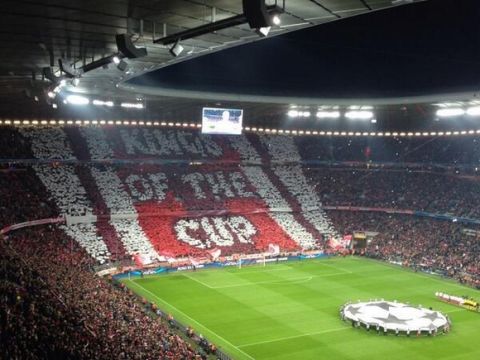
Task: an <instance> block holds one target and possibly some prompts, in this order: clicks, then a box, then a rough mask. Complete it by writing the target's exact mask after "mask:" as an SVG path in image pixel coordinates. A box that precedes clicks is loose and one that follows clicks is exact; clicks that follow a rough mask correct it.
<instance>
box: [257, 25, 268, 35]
mask: <svg viewBox="0 0 480 360" xmlns="http://www.w3.org/2000/svg"><path fill="white" fill-rule="evenodd" d="M270 29H271V27H270V26H265V27H261V28H258V29H255V32H256V33H257V34H258V35H260V36H261V37H267V36H268V33H269V32H270Z"/></svg>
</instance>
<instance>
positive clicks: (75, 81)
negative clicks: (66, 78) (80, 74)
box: [72, 78, 80, 86]
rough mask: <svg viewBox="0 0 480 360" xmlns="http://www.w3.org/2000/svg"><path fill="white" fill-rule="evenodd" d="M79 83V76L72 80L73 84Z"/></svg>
mask: <svg viewBox="0 0 480 360" xmlns="http://www.w3.org/2000/svg"><path fill="white" fill-rule="evenodd" d="M78 84H80V79H79V78H75V79H73V80H72V85H73V86H78Z"/></svg>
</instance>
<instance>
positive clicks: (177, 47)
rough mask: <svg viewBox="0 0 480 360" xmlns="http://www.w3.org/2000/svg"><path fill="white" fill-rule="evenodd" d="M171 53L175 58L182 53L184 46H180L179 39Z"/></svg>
mask: <svg viewBox="0 0 480 360" xmlns="http://www.w3.org/2000/svg"><path fill="white" fill-rule="evenodd" d="M169 51H170V54H172V55H173V56H175V57H177V56H179V55H180V54H181V53H182V51H183V46H182V45H180V39H177V41H175V44H174V45H173V46H172V47H171V48H170V50H169Z"/></svg>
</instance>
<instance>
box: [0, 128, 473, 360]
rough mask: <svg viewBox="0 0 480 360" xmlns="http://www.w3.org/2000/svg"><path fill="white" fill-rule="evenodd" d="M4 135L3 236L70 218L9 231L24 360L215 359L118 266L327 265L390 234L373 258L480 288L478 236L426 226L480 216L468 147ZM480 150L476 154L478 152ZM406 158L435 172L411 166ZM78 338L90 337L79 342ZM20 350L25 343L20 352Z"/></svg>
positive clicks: (5, 334)
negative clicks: (283, 256) (307, 253)
mask: <svg viewBox="0 0 480 360" xmlns="http://www.w3.org/2000/svg"><path fill="white" fill-rule="evenodd" d="M0 133H1V135H2V136H0V138H4V137H5V138H10V139H14V140H12V141H18V142H20V143H21V146H19V147H18V148H17V150H16V151H11V149H10V142H9V140H4V141H2V142H1V143H0V155H1V156H0V157H1V158H2V159H5V161H4V168H2V171H1V172H0V191H1V196H0V206H1V208H2V213H1V217H0V223H1V225H2V227H6V226H9V225H13V224H16V223H20V222H24V221H32V220H38V219H58V218H59V217H61V220H62V223H61V224H59V225H54V224H50V225H42V226H38V227H31V228H27V229H22V230H17V231H14V232H11V233H8V234H6V235H5V236H4V240H3V241H1V242H0V246H1V250H2V251H1V252H0V256H1V263H2V264H4V266H2V267H1V268H0V271H1V272H2V275H3V276H4V278H6V279H7V281H6V282H4V283H2V285H1V286H2V293H3V294H5V295H4V296H2V298H1V300H0V301H1V304H0V308H1V309H0V320H1V324H0V326H2V331H1V334H2V335H1V336H2V339H1V341H2V343H3V344H7V345H6V348H5V354H6V355H7V357H9V358H26V359H27V358H42V357H43V358H45V357H69V358H100V359H101V358H105V359H110V358H117V359H123V358H124V359H135V358H138V359H140V358H145V357H144V356H145V354H149V356H151V357H154V358H165V359H180V358H181V359H198V358H200V357H202V356H204V355H203V353H202V352H201V351H200V350H198V349H197V348H196V347H193V345H191V344H190V343H189V342H187V341H186V340H184V339H183V338H181V337H180V336H179V335H178V333H177V332H175V331H173V330H172V329H171V328H170V327H169V326H168V325H167V324H166V323H165V322H164V321H163V320H160V319H158V318H156V317H155V315H154V314H152V313H151V312H150V311H149V310H151V306H150V305H149V304H142V303H139V302H138V299H137V298H136V297H134V296H133V294H132V293H131V292H129V291H128V290H126V289H124V288H122V287H119V286H117V285H115V284H112V283H110V282H109V280H108V279H107V280H106V279H103V278H99V277H97V276H95V275H94V273H93V272H92V268H93V267H94V266H96V265H98V264H105V263H108V262H110V261H119V260H121V261H126V262H127V263H129V264H132V260H133V259H134V258H135V257H137V256H141V257H142V258H149V259H150V261H166V260H168V259H171V258H176V257H184V258H189V257H201V256H206V255H207V254H208V251H211V250H214V249H220V250H221V252H222V255H223V256H228V255H233V254H248V253H256V252H262V251H265V250H266V249H268V247H269V245H270V244H272V243H275V244H277V245H279V247H280V249H281V250H282V251H301V250H302V249H303V250H309V249H317V250H325V251H327V250H328V247H329V240H331V239H341V238H342V236H343V235H349V234H352V233H354V232H356V231H363V232H365V231H367V232H371V233H375V234H376V235H375V236H374V237H373V238H372V239H371V241H370V242H369V243H368V245H367V246H366V248H365V251H364V253H365V255H367V256H370V257H373V258H378V259H382V260H385V261H391V262H395V263H401V264H403V265H405V266H411V267H414V268H416V269H419V270H423V271H432V272H437V273H441V274H444V275H445V276H450V277H453V278H455V279H457V280H459V281H461V282H463V283H467V284H469V285H472V286H477V287H480V268H479V266H478V262H477V259H478V257H479V255H480V246H479V243H478V240H477V238H478V234H480V229H479V228H478V225H475V224H473V223H472V224H468V225H467V224H464V223H462V222H461V221H460V222H455V223H454V222H452V221H446V220H433V219H430V218H425V219H421V218H417V217H414V216H413V213H414V211H423V212H430V213H433V214H448V215H449V216H452V217H467V218H470V219H471V220H476V219H479V218H480V214H479V212H478V211H479V210H478V208H477V206H476V203H477V202H478V199H479V196H480V188H479V186H478V178H477V177H476V176H474V173H475V170H474V167H475V165H476V164H475V162H474V161H477V160H475V157H474V156H470V155H469V156H462V154H463V153H461V154H460V153H459V151H460V150H458V149H457V147H459V144H458V140H453V139H441V140H436V141H426V142H425V141H424V145H422V151H416V150H415V151H413V153H417V154H419V157H418V158H416V157H414V156H413V155H412V149H415V148H418V147H419V146H420V145H421V144H420V141H419V140H416V139H415V140H408V141H403V142H402V143H400V142H399V141H397V140H392V139H390V140H388V141H385V139H375V140H373V139H369V141H368V144H366V143H365V141H366V140H365V139H362V140H357V139H347V138H345V139H342V140H339V139H337V140H333V139H331V138H321V139H320V140H319V139H315V141H313V140H312V138H308V137H287V136H257V135H243V136H238V137H222V138H214V137H208V136H207V137H204V136H200V135H199V134H197V133H195V132H188V131H178V132H177V131H173V130H159V129H152V128H141V127H140V128H122V127H118V128H115V127H105V128H101V127H90V128H89V127H82V128H73V127H71V128H65V129H63V128H59V127H25V128H20V129H15V128H9V127H5V128H2V129H0ZM417 142H418V143H417ZM349 144H350V145H349ZM366 145H368V146H369V147H370V148H371V149H372V150H371V154H372V155H371V156H370V157H369V159H367V158H366V156H365V146H366ZM470 146H471V147H472V149H476V146H477V145H476V142H474V141H472V142H470V140H469V141H468V142H467V147H470ZM431 147H433V150H432V149H431ZM392 149H393V150H392ZM438 149H444V150H443V152H442V153H443V154H444V155H445V157H444V158H438V156H439V155H438V152H437V150H438ZM457 150H458V151H457ZM393 151H395V152H393ZM376 153H378V157H377V155H375V154H376ZM380 153H381V155H380ZM430 153H435V154H437V155H435V157H432V158H428V154H430ZM392 154H395V155H392ZM397 154H402V155H401V156H400V155H397ZM426 154H427V155H426ZM389 155H392V156H391V157H389ZM12 157H13V158H14V159H12ZM319 157H320V161H318V160H319ZM372 159H375V160H376V161H370V160H372ZM405 159H408V160H409V161H414V162H417V163H420V164H416V165H415V164H405V163H398V162H399V161H404V160H405ZM459 159H461V162H462V166H465V167H463V168H460V167H459V164H460V162H459V161H460V160H459ZM324 160H325V161H324ZM332 160H335V161H336V163H335V164H333V163H332ZM340 160H341V161H348V162H339V161H340ZM380 160H385V161H387V162H388V164H387V163H379V162H378V161H380ZM434 162H439V163H441V164H444V165H442V166H437V165H432V166H431V165H430V163H432V164H433V163H434ZM445 164H447V165H445ZM472 174H473V175H472ZM438 194H442V196H438ZM338 206H344V207H372V208H375V209H376V212H370V211H361V212H359V211H356V210H355V208H350V209H348V210H347V211H345V209H344V211H339V210H338V209H337V210H335V208H336V207H338ZM385 210H389V211H391V210H399V211H403V210H409V211H410V213H409V214H408V215H406V214H403V215H399V214H392V213H390V214H385ZM62 217H63V218H62ZM13 318H15V319H16V320H15V321H12V319H13ZM52 323H54V324H55V326H54V327H52ZM47 329H49V330H47ZM52 329H53V330H52ZM73 332H74V333H76V334H77V336H76V337H75V338H72V337H66V336H63V335H64V334H67V333H73ZM13 336H15V337H16V339H18V341H15V342H12V341H9V340H11V339H12V338H13ZM60 339H62V340H60ZM25 342H29V344H30V345H29V346H28V347H26V346H23V345H22V344H25ZM106 344H108V345H106Z"/></svg>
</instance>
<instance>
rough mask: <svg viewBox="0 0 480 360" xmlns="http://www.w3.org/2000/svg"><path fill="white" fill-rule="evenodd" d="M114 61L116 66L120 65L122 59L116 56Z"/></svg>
mask: <svg viewBox="0 0 480 360" xmlns="http://www.w3.org/2000/svg"><path fill="white" fill-rule="evenodd" d="M112 61H113V63H114V64H115V65H118V64H120V58H119V57H118V56H114V57H113V58H112Z"/></svg>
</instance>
